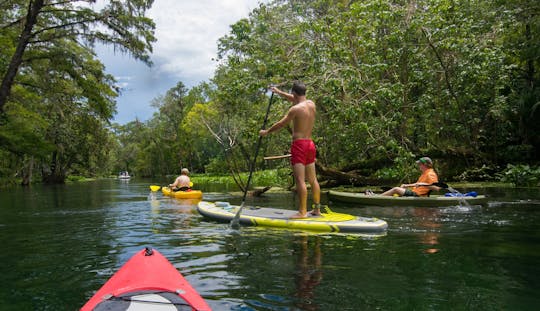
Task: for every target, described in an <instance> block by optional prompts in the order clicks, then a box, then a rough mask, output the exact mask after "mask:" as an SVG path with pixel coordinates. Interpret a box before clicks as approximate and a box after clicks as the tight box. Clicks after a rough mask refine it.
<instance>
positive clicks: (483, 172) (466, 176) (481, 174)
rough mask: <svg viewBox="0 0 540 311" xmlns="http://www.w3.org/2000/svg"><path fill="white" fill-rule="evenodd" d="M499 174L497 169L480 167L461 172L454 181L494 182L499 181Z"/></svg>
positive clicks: (494, 167) (485, 166)
mask: <svg viewBox="0 0 540 311" xmlns="http://www.w3.org/2000/svg"><path fill="white" fill-rule="evenodd" d="M499 172H500V168H499V167H496V166H488V165H482V166H481V167H473V168H470V169H467V170H465V171H463V173H461V174H459V176H457V177H456V178H455V179H457V180H460V181H469V180H474V181H496V180H499V179H501V176H499V175H500V173H499Z"/></svg>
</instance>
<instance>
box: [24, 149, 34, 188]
mask: <svg viewBox="0 0 540 311" xmlns="http://www.w3.org/2000/svg"><path fill="white" fill-rule="evenodd" d="M33 171H34V157H33V156H31V157H30V159H29V160H28V163H26V164H25V165H24V167H23V169H22V172H21V175H22V181H21V185H22V186H28V185H30V182H31V181H32V172H33Z"/></svg>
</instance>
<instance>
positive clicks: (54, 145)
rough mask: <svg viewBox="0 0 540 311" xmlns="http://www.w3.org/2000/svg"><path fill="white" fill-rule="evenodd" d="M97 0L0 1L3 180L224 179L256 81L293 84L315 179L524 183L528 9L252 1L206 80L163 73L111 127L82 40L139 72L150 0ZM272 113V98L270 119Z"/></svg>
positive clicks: (110, 108)
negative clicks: (425, 160)
mask: <svg viewBox="0 0 540 311" xmlns="http://www.w3.org/2000/svg"><path fill="white" fill-rule="evenodd" d="M89 2H90V1H89ZM105 3H106V5H105V6H104V7H103V8H99V9H98V8H95V7H93V6H92V5H91V4H88V5H85V4H84V3H83V4H81V1H64V2H60V3H52V2H49V1H43V0H41V1H38V0H33V1H28V0H27V1H5V2H1V3H0V9H1V10H0V25H1V28H0V41H1V42H2V45H3V47H4V48H3V49H2V50H1V51H0V76H1V77H2V85H1V89H0V114H1V118H0V155H1V156H0V178H2V181H3V183H13V182H18V183H22V184H28V183H30V182H32V181H44V182H49V183H57V182H64V181H65V180H66V178H68V177H69V176H71V175H82V176H108V175H115V174H116V173H117V172H118V171H123V170H127V171H129V172H130V173H131V174H133V175H135V176H145V177H153V176H163V175H166V174H175V173H177V172H178V171H179V168H180V167H188V168H190V170H191V171H193V172H195V173H209V174H227V175H232V176H233V177H234V178H235V180H236V181H237V183H238V184H239V185H240V186H241V187H242V185H243V184H244V183H245V181H244V180H243V179H242V178H241V177H240V173H241V172H246V171H247V170H248V169H249V161H250V160H251V157H252V155H253V150H254V146H255V143H256V141H257V134H258V130H259V129H260V127H261V125H262V121H263V119H264V114H265V112H266V107H267V105H268V101H269V93H268V92H267V90H268V86H269V85H278V86H280V87H281V88H282V89H285V90H288V88H290V86H291V84H292V82H293V81H295V80H302V81H304V82H305V83H306V85H307V86H308V94H307V95H308V98H310V99H312V100H314V101H315V102H316V104H317V105H318V119H317V124H316V128H315V131H314V137H313V138H314V141H315V142H316V144H317V147H318V156H317V159H318V160H317V161H318V163H317V164H318V169H319V170H318V172H319V174H320V175H321V179H322V180H325V183H326V184H327V185H337V184H350V183H352V184H357V185H362V184H373V183H377V182H381V183H382V182H387V181H401V180H410V179H415V178H416V176H417V174H418V172H417V171H416V169H415V166H414V160H415V159H416V158H418V157H420V156H429V157H431V158H432V159H433V160H434V161H435V165H436V169H437V170H438V171H439V174H440V175H441V177H442V178H443V179H444V180H448V181H450V180H469V181H475V180H503V179H504V178H505V177H506V178H509V177H511V178H514V179H515V178H518V179H519V178H523V177H520V176H529V177H530V176H532V177H531V178H532V179H528V181H527V182H526V183H525V184H532V185H537V183H538V180H539V179H540V168H538V165H539V159H540V156H539V155H540V124H539V123H540V122H538V121H539V120H540V108H539V103H540V87H539V82H540V73H539V72H538V68H539V65H540V16H539V13H540V3H538V1H533V0H513V1H510V0H509V1H502V0H501V1H499V0H495V1H478V0H472V1H471V0H468V1H461V0H453V1H447V0H438V1H426V0H417V1H414V0H408V1H380V0H378V1H375V0H367V1H343V0H340V1H338V0H334V1H331V0H312V1H309V0H308V1H294V0H276V1H272V2H270V3H266V4H260V5H259V6H258V7H257V8H256V9H254V10H253V11H252V12H251V14H250V15H249V17H248V18H245V19H242V20H239V21H237V22H236V23H235V24H233V25H231V26H230V29H229V32H228V35H226V36H224V37H222V38H221V39H220V40H219V41H218V42H216V44H217V45H218V55H216V62H217V69H216V71H215V74H214V76H213V77H212V78H211V79H210V80H209V81H206V82H203V83H201V84H200V85H198V86H196V87H193V88H191V89H188V88H186V87H185V85H184V83H183V82H182V81H178V83H177V85H176V86H175V87H174V88H171V89H170V90H169V91H168V92H167V93H166V94H163V95H161V96H159V97H157V98H155V99H154V100H153V102H152V103H151V104H152V106H153V107H154V108H155V113H154V115H153V116H151V117H150V118H149V119H148V121H140V120H134V121H132V122H129V123H127V124H124V125H120V124H111V120H112V118H113V116H114V112H115V98H116V97H117V96H118V92H119V91H120V90H119V89H118V88H117V87H116V86H115V80H114V77H112V76H110V75H108V74H107V73H106V72H105V71H104V66H103V64H101V62H100V61H99V59H97V58H96V56H95V53H94V52H93V45H94V44H95V43H98V42H99V43H101V44H109V45H114V46H115V47H117V48H119V49H120V50H122V51H124V52H126V53H129V54H130V55H132V56H133V57H135V58H137V59H139V60H141V61H143V62H146V63H148V64H149V65H151V61H150V57H149V55H150V53H151V49H152V43H153V42H154V41H155V38H154V33H153V31H154V24H153V22H152V20H150V19H149V18H147V17H145V12H146V10H148V9H149V8H150V6H151V4H152V1H105ZM97 26H99V27H97ZM287 109H288V103H286V102H285V101H276V103H275V104H274V105H273V106H272V109H271V112H270V122H274V121H277V120H278V119H279V118H280V116H281V115H283V114H284V113H285V112H286V110H287ZM289 144H290V135H289V133H288V132H287V131H282V132H281V133H279V134H277V135H272V136H269V137H268V138H265V139H264V145H263V148H262V150H261V152H260V153H259V154H260V159H258V161H257V165H256V167H257V169H274V168H281V167H287V165H288V162H286V161H275V162H268V161H264V160H263V159H262V158H263V156H268V155H280V154H284V153H287V152H288V148H289ZM520 174H521V175H520ZM523 174H525V175H523ZM516 176H517V177H516ZM529 177H527V178H529ZM535 178H536V179H535ZM531 180H532V181H531Z"/></svg>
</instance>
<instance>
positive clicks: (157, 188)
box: [150, 181, 193, 192]
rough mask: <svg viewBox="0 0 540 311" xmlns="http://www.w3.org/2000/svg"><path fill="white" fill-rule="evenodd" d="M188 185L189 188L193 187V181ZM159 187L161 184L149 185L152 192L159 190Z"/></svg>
mask: <svg viewBox="0 0 540 311" xmlns="http://www.w3.org/2000/svg"><path fill="white" fill-rule="evenodd" d="M189 187H190V188H191V187H193V182H191V181H190V182H189ZM161 188H162V186H158V185H150V190H151V191H154V192H155V191H159V189H161Z"/></svg>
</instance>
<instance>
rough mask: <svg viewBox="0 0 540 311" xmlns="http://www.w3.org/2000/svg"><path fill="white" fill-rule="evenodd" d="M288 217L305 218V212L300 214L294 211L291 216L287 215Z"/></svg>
mask: <svg viewBox="0 0 540 311" xmlns="http://www.w3.org/2000/svg"><path fill="white" fill-rule="evenodd" d="M289 218H290V219H300V218H307V214H300V213H296V214H294V215H292V216H291V217H289Z"/></svg>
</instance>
